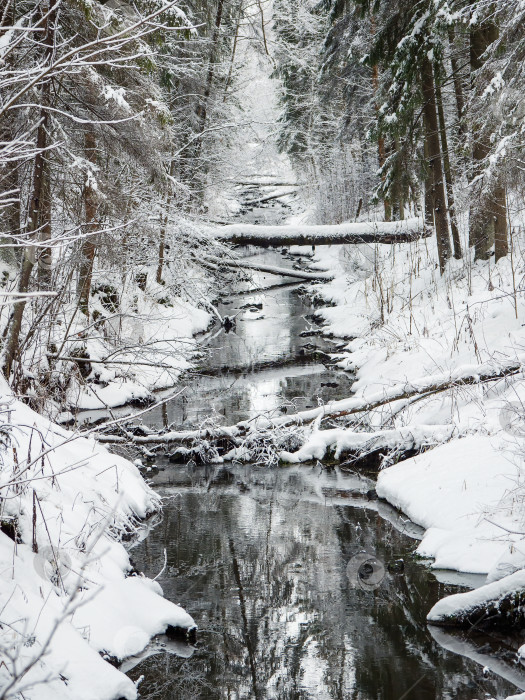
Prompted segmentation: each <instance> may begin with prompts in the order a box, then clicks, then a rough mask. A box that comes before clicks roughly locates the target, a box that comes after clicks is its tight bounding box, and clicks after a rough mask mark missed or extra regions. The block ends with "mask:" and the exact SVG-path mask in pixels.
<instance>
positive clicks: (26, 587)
mask: <svg viewBox="0 0 525 700" xmlns="http://www.w3.org/2000/svg"><path fill="white" fill-rule="evenodd" d="M0 390H1V401H2V405H1V411H0V438H1V440H2V453H1V458H2V463H1V468H0V493H1V496H2V501H1V507H2V510H1V513H0V521H1V525H2V532H0V571H1V575H0V611H1V615H0V617H1V625H0V652H1V654H0V655H1V657H2V664H0V688H2V690H3V691H4V692H6V693H7V695H2V697H8V698H11V697H15V696H16V697H17V698H18V697H20V698H21V697H22V695H21V694H20V692H22V693H23V697H24V698H25V699H26V700H30V699H32V698H38V700H93V699H94V698H96V699H97V700H113V699H114V698H126V700H132V698H136V697H137V689H136V687H135V685H134V683H133V682H132V681H131V680H130V679H129V678H127V676H125V675H124V674H123V673H122V672H121V671H119V670H118V669H117V668H115V667H114V666H112V665H111V664H110V663H109V662H108V661H106V660H105V659H104V658H103V656H102V654H104V655H106V656H111V657H115V658H117V659H123V658H124V657H127V656H131V655H133V654H135V653H137V652H139V651H141V650H142V649H144V647H145V646H146V645H147V643H148V641H149V639H150V638H151V636H153V635H155V634H158V633H161V632H163V631H165V630H166V628H167V626H168V625H171V626H174V627H181V628H183V629H187V628H191V627H192V626H193V625H194V622H193V620H192V618H191V617H190V616H189V615H188V614H187V613H186V612H185V611H184V610H183V609H182V608H180V607H178V606H177V605H175V604H173V603H171V602H169V601H167V600H166V599H164V598H163V597H162V590H161V588H160V586H159V585H158V583H156V582H155V581H153V580H150V579H147V578H145V577H143V576H141V575H138V574H134V573H133V572H132V567H131V565H130V561H129V558H128V554H127V552H126V550H125V548H124V547H123V545H122V538H123V537H124V536H129V535H131V534H133V533H135V532H136V531H137V529H138V526H139V521H140V520H142V519H144V518H145V517H147V516H148V515H149V514H151V513H153V512H154V511H156V510H157V509H158V508H159V506H160V501H159V498H158V497H157V496H156V495H155V493H154V492H153V491H152V490H151V489H150V488H149V487H148V486H147V484H146V483H145V481H144V480H143V479H142V477H141V475H140V473H139V471H138V469H137V467H135V466H134V465H133V464H131V463H130V462H129V461H127V460H125V459H123V458H122V457H119V456H117V455H114V454H110V453H109V452H108V451H107V450H106V449H105V448H104V447H102V446H101V445H99V444H97V443H96V442H95V441H94V440H90V439H88V438H78V437H77V436H76V435H74V434H73V433H71V432H68V431H66V430H64V429H62V428H60V427H58V426H56V425H55V424H53V423H51V422H49V421H47V420H46V419H44V418H42V417H41V416H39V415H38V414H36V413H35V412H34V411H32V410H31V409H30V408H29V407H27V406H26V405H24V404H22V403H21V402H19V401H18V400H16V399H14V397H13V396H12V394H11V392H10V390H9V388H8V386H7V385H6V383H5V382H4V380H2V384H1V387H0ZM44 681H45V682H44ZM6 689H7V690H6Z"/></svg>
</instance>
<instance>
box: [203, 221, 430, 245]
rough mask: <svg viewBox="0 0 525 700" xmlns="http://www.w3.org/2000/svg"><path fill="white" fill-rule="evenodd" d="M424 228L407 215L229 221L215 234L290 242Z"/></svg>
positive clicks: (414, 230) (409, 231) (220, 236)
mask: <svg viewBox="0 0 525 700" xmlns="http://www.w3.org/2000/svg"><path fill="white" fill-rule="evenodd" d="M423 229H424V225H423V220H422V219H418V218H413V219H406V220H405V221H392V222H377V221H369V222H361V223H344V224H332V225H330V224H325V225H317V226H316V225H312V224H310V225H307V224H289V225H284V226H268V225H262V224H230V225H228V226H221V227H220V228H218V229H213V235H214V236H215V237H216V238H217V239H219V240H226V241H227V240H230V239H232V238H235V240H237V241H238V240H240V239H242V238H243V237H246V238H250V237H252V236H257V237H258V238H259V237H260V238H265V239H269V240H271V239H272V238H278V239H279V240H281V239H283V240H286V239H289V240H290V241H291V242H293V241H294V240H296V239H297V238H300V237H301V236H304V237H307V238H309V239H310V238H316V237H319V238H323V239H324V238H334V239H335V238H340V237H342V236H362V235H366V234H372V235H375V236H378V237H380V236H382V235H385V236H389V235H395V234H403V233H414V232H417V231H422V230H423Z"/></svg>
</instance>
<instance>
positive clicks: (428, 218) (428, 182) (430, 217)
mask: <svg viewBox="0 0 525 700" xmlns="http://www.w3.org/2000/svg"><path fill="white" fill-rule="evenodd" d="M423 121H424V124H425V143H424V146H423V151H424V156H425V225H426V226H431V227H434V185H433V182H432V170H431V168H430V166H429V162H430V156H429V153H430V151H429V147H428V139H427V137H426V133H427V131H428V129H427V125H426V119H425V115H423Z"/></svg>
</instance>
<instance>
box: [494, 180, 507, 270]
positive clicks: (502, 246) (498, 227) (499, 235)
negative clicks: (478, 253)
mask: <svg viewBox="0 0 525 700" xmlns="http://www.w3.org/2000/svg"><path fill="white" fill-rule="evenodd" d="M493 200H494V250H495V253H496V262H498V260H499V259H500V258H503V257H505V256H506V255H508V253H509V239H508V235H507V192H506V190H505V187H503V186H502V185H497V186H496V188H495V189H494V195H493Z"/></svg>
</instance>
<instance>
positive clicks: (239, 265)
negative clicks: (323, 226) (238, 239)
mask: <svg viewBox="0 0 525 700" xmlns="http://www.w3.org/2000/svg"><path fill="white" fill-rule="evenodd" d="M205 262H206V263H212V264H213V265H214V266H215V265H216V266H217V267H227V268H230V269H233V270H241V271H242V270H255V271H256V272H267V273H269V274H271V275H279V276H280V277H296V278H297V279H300V280H309V281H311V282H316V281H319V280H325V281H329V280H332V279H333V278H334V276H333V275H332V274H330V273H329V272H306V271H304V272H303V271H302V270H295V269H292V268H290V267H276V266H275V265H260V264H258V263H252V262H248V261H245V260H238V261H230V260H221V259H220V258H211V257H207V258H206V259H205Z"/></svg>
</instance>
